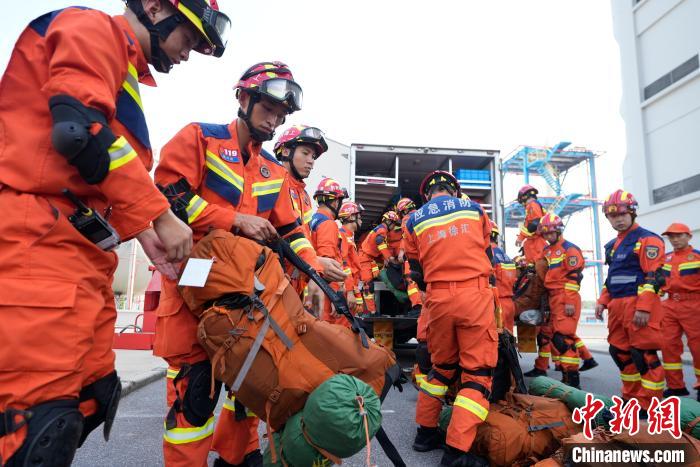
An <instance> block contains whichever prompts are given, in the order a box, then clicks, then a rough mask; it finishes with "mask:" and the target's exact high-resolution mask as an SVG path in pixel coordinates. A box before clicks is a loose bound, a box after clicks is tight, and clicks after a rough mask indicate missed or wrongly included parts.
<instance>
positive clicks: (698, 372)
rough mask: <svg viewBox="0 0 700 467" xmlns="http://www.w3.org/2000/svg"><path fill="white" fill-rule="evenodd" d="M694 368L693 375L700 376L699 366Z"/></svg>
mask: <svg viewBox="0 0 700 467" xmlns="http://www.w3.org/2000/svg"><path fill="white" fill-rule="evenodd" d="M693 370H695V376H700V368H693Z"/></svg>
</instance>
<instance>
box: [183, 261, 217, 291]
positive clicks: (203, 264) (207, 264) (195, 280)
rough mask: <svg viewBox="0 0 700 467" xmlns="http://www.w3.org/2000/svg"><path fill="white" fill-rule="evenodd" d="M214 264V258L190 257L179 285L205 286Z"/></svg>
mask: <svg viewBox="0 0 700 467" xmlns="http://www.w3.org/2000/svg"><path fill="white" fill-rule="evenodd" d="M213 264H214V260H213V259H201V258H190V259H189V260H188V261H187V264H186V265H185V270H184V271H182V276H180V282H178V285H187V286H190V287H204V284H206V282H207V277H209V271H211V267H212V265H213Z"/></svg>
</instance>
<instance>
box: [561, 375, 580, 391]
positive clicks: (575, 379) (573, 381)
mask: <svg viewBox="0 0 700 467" xmlns="http://www.w3.org/2000/svg"><path fill="white" fill-rule="evenodd" d="M564 379H566V381H564ZM564 379H562V382H563V383H566V384H568V385H569V386H571V387H572V388H576V389H581V381H580V379H579V374H578V371H565V372H564Z"/></svg>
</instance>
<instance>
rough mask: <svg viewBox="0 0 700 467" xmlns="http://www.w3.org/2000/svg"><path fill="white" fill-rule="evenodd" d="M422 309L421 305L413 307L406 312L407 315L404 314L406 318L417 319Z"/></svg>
mask: <svg viewBox="0 0 700 467" xmlns="http://www.w3.org/2000/svg"><path fill="white" fill-rule="evenodd" d="M422 308H423V307H422V306H421V305H414V306H413V308H411V309H410V310H408V313H406V318H418V317H419V316H420V311H421V309H422Z"/></svg>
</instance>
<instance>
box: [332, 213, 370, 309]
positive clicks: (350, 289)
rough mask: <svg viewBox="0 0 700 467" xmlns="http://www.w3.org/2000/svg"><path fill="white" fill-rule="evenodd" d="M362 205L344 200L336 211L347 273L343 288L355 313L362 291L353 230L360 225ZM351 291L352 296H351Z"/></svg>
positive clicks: (360, 300)
mask: <svg viewBox="0 0 700 467" xmlns="http://www.w3.org/2000/svg"><path fill="white" fill-rule="evenodd" d="M362 211H363V209H362V205H360V204H357V203H355V202H354V201H345V202H344V203H343V205H342V206H341V207H340V211H339V212H338V220H340V223H341V227H340V236H341V255H342V256H343V266H344V269H343V271H344V272H345V273H346V274H348V279H350V280H351V281H352V282H348V279H346V282H345V290H346V295H347V301H348V305H350V308H351V309H352V308H353V305H354V309H355V313H360V312H361V311H362V307H363V306H364V302H363V301H362V293H361V292H360V289H359V286H360V255H359V253H358V252H357V245H356V244H355V232H357V231H358V230H359V229H360V227H361V226H362V217H361V216H362ZM351 293H352V296H351Z"/></svg>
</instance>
